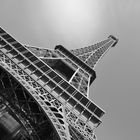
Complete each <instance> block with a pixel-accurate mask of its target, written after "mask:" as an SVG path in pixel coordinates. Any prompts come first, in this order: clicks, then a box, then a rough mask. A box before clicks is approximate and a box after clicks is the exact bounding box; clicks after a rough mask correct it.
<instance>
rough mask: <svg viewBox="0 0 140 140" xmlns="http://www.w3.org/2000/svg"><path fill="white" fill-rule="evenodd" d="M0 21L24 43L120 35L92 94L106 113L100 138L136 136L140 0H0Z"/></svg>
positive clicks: (73, 42)
mask: <svg viewBox="0 0 140 140" xmlns="http://www.w3.org/2000/svg"><path fill="white" fill-rule="evenodd" d="M0 26H1V27H3V28H4V29H6V30H7V31H8V32H9V33H10V34H11V35H13V36H14V37H15V38H17V39H18V40H19V41H20V42H21V43H23V44H29V45H33V46H39V47H45V48H51V49H53V48H54V47H55V46H56V45H58V44H61V45H64V46H65V47H66V48H67V49H74V48H81V47H86V46H89V45H92V44H94V43H97V42H99V41H101V40H104V39H106V38H107V37H108V36H109V35H110V34H113V35H114V36H116V37H117V38H119V43H118V44H117V46H116V47H115V48H112V49H111V50H110V51H109V52H108V53H107V54H106V55H105V56H104V57H103V59H102V60H101V61H100V63H98V65H97V67H96V69H95V70H96V74H97V78H96V80H95V81H94V83H93V84H92V85H91V88H90V97H91V98H92V100H93V101H94V102H95V103H97V104H98V105H99V106H101V107H102V108H103V109H104V110H105V111H106V112H107V113H106V115H105V116H104V117H103V123H102V124H101V125H100V126H99V128H97V130H96V131H95V132H96V134H97V137H98V140H135V139H136V140H139V139H140V121H139V119H140V84H139V83H140V62H139V61H140V55H139V54H140V44H139V41H140V0H0Z"/></svg>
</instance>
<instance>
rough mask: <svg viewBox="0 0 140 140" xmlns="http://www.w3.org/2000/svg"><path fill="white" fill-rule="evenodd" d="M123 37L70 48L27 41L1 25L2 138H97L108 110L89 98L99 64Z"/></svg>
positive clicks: (0, 88)
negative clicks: (24, 42) (52, 48)
mask: <svg viewBox="0 0 140 140" xmlns="http://www.w3.org/2000/svg"><path fill="white" fill-rule="evenodd" d="M117 42H118V39H116V38H115V37H114V36H112V35H111V36H109V37H108V38H107V39H106V40H104V41H101V42H99V43H97V44H95V45H92V46H89V47H85V48H80V49H76V50H70V51H68V50H67V49H66V48H64V47H63V46H61V45H59V46H56V47H55V49H54V50H49V49H42V48H38V47H32V46H27V45H23V44H21V43H19V42H18V41H16V40H15V39H14V38H13V37H12V36H10V35H9V34H8V33H6V32H5V31H4V30H3V29H2V28H0V130H1V131H2V132H3V134H4V135H0V139H2V140H9V139H13V140H19V139H20V140H59V139H60V140H96V136H95V134H94V129H95V128H96V127H98V126H99V125H100V124H101V122H102V121H101V117H102V116H103V115H104V113H105V112H104V111H103V110H102V109H101V108H100V107H99V106H97V105H96V104H95V103H93V102H92V101H91V100H90V99H89V98H88V96H89V86H90V85H91V84H92V82H93V81H94V79H95V78H96V73H95V71H94V67H95V66H96V64H97V62H98V61H99V60H100V59H101V58H102V56H103V55H104V54H105V53H106V52H107V51H108V50H109V48H111V47H113V46H115V45H116V43H117Z"/></svg>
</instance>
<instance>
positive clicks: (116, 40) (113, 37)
mask: <svg viewBox="0 0 140 140" xmlns="http://www.w3.org/2000/svg"><path fill="white" fill-rule="evenodd" d="M108 38H112V39H113V40H114V41H115V42H114V44H113V45H112V47H115V45H116V44H117V43H118V41H119V39H118V38H116V37H115V36H113V35H110V36H109V37H108Z"/></svg>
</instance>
